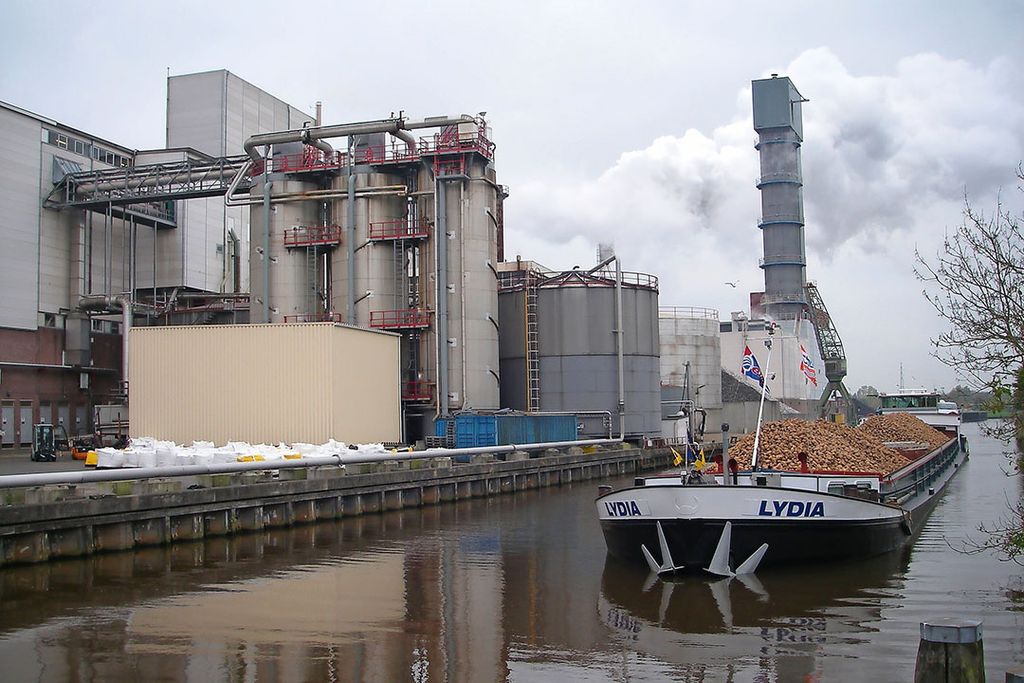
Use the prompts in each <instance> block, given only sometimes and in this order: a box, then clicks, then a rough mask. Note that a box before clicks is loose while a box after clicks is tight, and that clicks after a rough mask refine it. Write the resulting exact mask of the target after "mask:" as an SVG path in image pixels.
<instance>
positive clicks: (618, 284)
mask: <svg viewBox="0 0 1024 683" xmlns="http://www.w3.org/2000/svg"><path fill="white" fill-rule="evenodd" d="M615 326H616V327H617V328H618V334H616V335H615V346H616V355H617V356H618V373H619V439H621V440H625V438H626V387H625V386H624V382H625V373H624V372H623V367H622V346H623V341H622V338H623V336H624V334H623V329H622V262H621V261H620V260H619V257H618V256H616V257H615Z"/></svg>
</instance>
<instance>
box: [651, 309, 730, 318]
mask: <svg viewBox="0 0 1024 683" xmlns="http://www.w3.org/2000/svg"><path fill="white" fill-rule="evenodd" d="M658 317H659V318H680V319H684V320H715V321H717V320H718V311H716V310H715V309H713V308H701V307H700V306H658Z"/></svg>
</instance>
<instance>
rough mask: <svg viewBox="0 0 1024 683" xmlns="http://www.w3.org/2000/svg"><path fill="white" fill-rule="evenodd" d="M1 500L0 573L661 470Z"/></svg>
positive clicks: (612, 458)
mask: <svg viewBox="0 0 1024 683" xmlns="http://www.w3.org/2000/svg"><path fill="white" fill-rule="evenodd" d="M587 450H590V451H593V452H584V450H583V449H581V448H578V447H572V448H569V449H566V450H565V451H554V450H549V451H545V452H543V453H541V454H540V455H539V456H538V457H531V455H530V454H528V453H526V452H515V453H509V454H508V455H507V456H504V454H503V456H502V457H504V458H505V459H504V460H499V459H497V457H496V456H495V455H492V454H481V455H475V456H473V457H472V460H471V461H470V462H469V463H464V464H462V463H453V462H452V459H451V458H448V457H442V458H429V459H422V460H420V459H413V460H404V461H389V462H381V463H367V464H359V465H347V466H346V467H344V468H342V467H336V466H324V467H311V468H304V469H290V470H284V469H282V470H279V471H275V470H263V471H256V472H240V473H232V474H214V475H198V476H193V477H174V478H171V477H167V478H159V479H142V480H136V481H113V482H100V483H89V484H76V485H48V486H38V487H23V488H11V489H4V490H0V566H5V565H16V564H27V563H37V562H47V561H50V560H56V559H60V558H66V557H80V556H84V555H91V554H94V553H102V552H110V551H120V550H131V549H133V548H140V547H147V546H159V545H165V544H169V543H176V542H181V541H195V540H199V539H202V538H205V537H214V536H225V535H230V534H236V533H246V532H255V531H261V530H263V529H268V528H275V527H288V526H293V525H298V524H311V523H314V522H317V521H321V520H330V519H338V518H344V517H353V516H358V515H363V514H372V513H380V512H385V511H388V510H400V509H403V508H409V507H421V506H426V505H437V504H440V503H446V502H450V501H455V500H461V499H466V498H478V497H487V496H494V495H501V494H504V493H513V492H515V491H523V490H527V489H534V488H544V487H549V486H560V485H563V484H568V483H573V482H579V481H586V480H590V479H598V478H605V477H610V476H617V475H624V474H629V473H633V472H640V471H644V470H649V469H653V468H659V467H664V466H666V465H668V464H669V463H670V462H671V458H672V454H671V451H669V450H668V449H650V450H641V449H638V448H633V447H630V446H628V445H627V446H625V447H623V446H622V445H620V444H616V445H614V446H610V447H609V446H605V447H601V448H592V449H587Z"/></svg>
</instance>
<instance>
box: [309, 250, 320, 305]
mask: <svg viewBox="0 0 1024 683" xmlns="http://www.w3.org/2000/svg"><path fill="white" fill-rule="evenodd" d="M319 255H320V253H319V250H318V249H317V247H316V246H314V245H309V246H307V247H306V311H308V312H309V313H310V314H311V315H312V314H315V313H316V312H317V311H319V310H320V300H319V299H320V297H319V294H318V287H317V282H318V278H317V275H318V270H319V269H318V268H317V262H318V261H319Z"/></svg>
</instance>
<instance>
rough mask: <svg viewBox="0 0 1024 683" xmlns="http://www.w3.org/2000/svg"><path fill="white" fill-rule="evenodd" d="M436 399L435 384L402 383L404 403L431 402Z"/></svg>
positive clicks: (422, 382) (419, 382)
mask: <svg viewBox="0 0 1024 683" xmlns="http://www.w3.org/2000/svg"><path fill="white" fill-rule="evenodd" d="M433 398H434V383H433V382H425V381H413V382H402V400H403V401H430V400H432V399H433Z"/></svg>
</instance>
